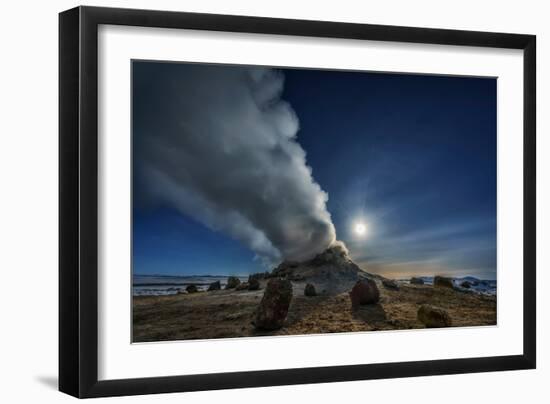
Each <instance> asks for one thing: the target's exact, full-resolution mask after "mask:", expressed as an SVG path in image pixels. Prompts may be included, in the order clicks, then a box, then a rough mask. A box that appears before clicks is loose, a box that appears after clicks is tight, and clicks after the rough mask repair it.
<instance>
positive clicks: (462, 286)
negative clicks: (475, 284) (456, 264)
mask: <svg viewBox="0 0 550 404" xmlns="http://www.w3.org/2000/svg"><path fill="white" fill-rule="evenodd" d="M460 287H461V288H464V289H470V288H471V287H472V284H471V283H470V282H468V281H464V282H462V283H461V284H460Z"/></svg>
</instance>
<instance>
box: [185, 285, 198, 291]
mask: <svg viewBox="0 0 550 404" xmlns="http://www.w3.org/2000/svg"><path fill="white" fill-rule="evenodd" d="M185 291H186V292H187V293H197V292H198V291H199V289H198V288H197V285H187V287H186V288H185Z"/></svg>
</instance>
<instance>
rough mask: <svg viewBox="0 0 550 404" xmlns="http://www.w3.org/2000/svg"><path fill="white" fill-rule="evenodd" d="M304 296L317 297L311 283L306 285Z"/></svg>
mask: <svg viewBox="0 0 550 404" xmlns="http://www.w3.org/2000/svg"><path fill="white" fill-rule="evenodd" d="M304 295H306V296H317V291H316V290H315V286H313V285H312V284H311V283H308V284H307V285H306V287H305V289H304Z"/></svg>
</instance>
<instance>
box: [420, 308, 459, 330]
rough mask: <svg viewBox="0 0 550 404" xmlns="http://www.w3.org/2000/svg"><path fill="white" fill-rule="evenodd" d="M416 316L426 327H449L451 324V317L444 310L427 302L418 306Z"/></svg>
mask: <svg viewBox="0 0 550 404" xmlns="http://www.w3.org/2000/svg"><path fill="white" fill-rule="evenodd" d="M417 318H418V321H420V322H421V323H422V324H424V325H425V326H426V327H427V328H441V327H450V326H451V325H452V321H451V317H450V316H449V313H447V311H446V310H444V309H442V308H441V307H436V306H432V305H429V304H423V305H422V306H420V308H419V309H418V313H417Z"/></svg>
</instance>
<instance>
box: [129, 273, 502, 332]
mask: <svg viewBox="0 0 550 404" xmlns="http://www.w3.org/2000/svg"><path fill="white" fill-rule="evenodd" d="M304 286H305V283H303V282H302V283H300V282H298V283H293V295H294V297H293V299H292V303H291V305H290V309H289V313H288V316H287V319H286V321H285V325H284V326H283V328H281V329H279V330H276V331H270V332H265V331H264V332H259V331H257V330H255V328H254V326H253V325H252V320H253V318H254V314H255V312H256V308H257V306H258V304H259V303H260V301H261V299H262V296H263V288H264V287H265V283H264V284H262V289H261V290H258V291H236V290H219V291H212V292H199V293H193V294H179V295H172V296H136V297H134V298H133V341H134V342H151V341H170V340H186V339H211V338H232V337H245V336H258V335H299V334H320V333H334V332H351V331H376V330H401V329H412V328H424V325H423V324H422V323H420V322H418V321H417V319H416V313H417V311H418V308H419V307H420V305H422V304H433V305H435V306H439V307H441V308H443V309H445V310H447V312H448V313H449V315H450V317H451V319H452V322H453V326H455V327H461V326H486V325H496V320H497V315H496V314H497V313H496V297H495V296H486V295H480V294H475V293H468V292H463V291H458V290H452V289H448V288H440V287H439V288H434V287H433V286H430V285H401V288H400V290H399V291H394V290H388V289H386V288H384V287H383V286H382V285H379V289H380V294H381V298H380V302H379V303H378V304H375V305H365V306H361V307H360V308H359V309H357V310H351V301H350V298H349V295H348V293H347V292H344V293H340V294H337V295H319V296H315V297H306V296H304V294H303V289H304Z"/></svg>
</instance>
